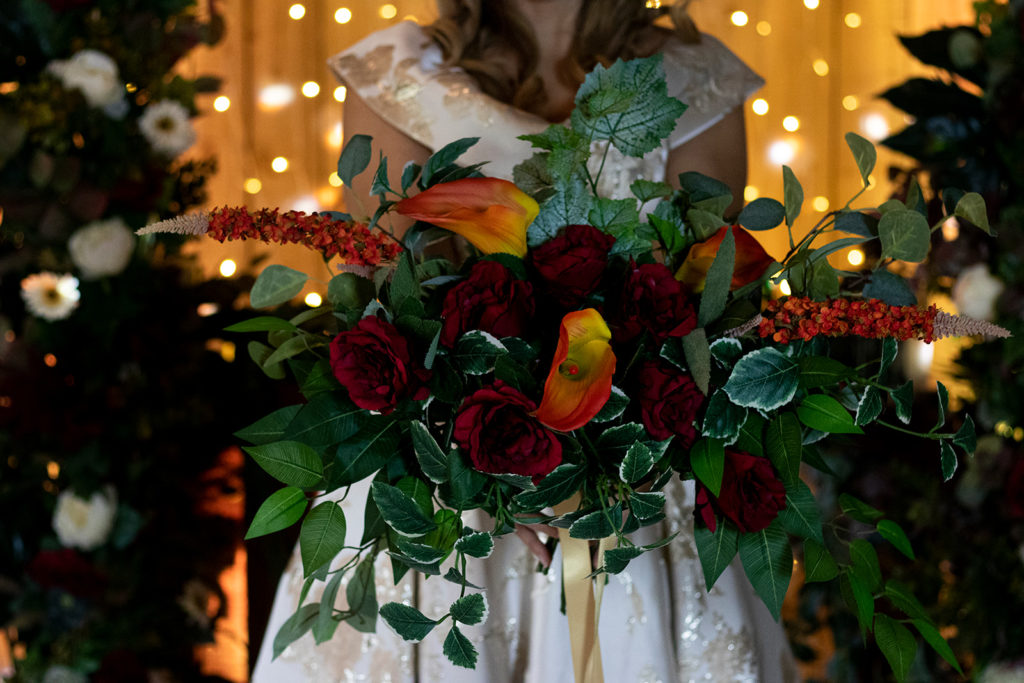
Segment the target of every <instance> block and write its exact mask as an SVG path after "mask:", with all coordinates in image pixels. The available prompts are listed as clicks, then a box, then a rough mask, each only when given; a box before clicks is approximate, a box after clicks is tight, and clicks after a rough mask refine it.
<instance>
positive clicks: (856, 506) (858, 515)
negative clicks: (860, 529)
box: [839, 493, 883, 524]
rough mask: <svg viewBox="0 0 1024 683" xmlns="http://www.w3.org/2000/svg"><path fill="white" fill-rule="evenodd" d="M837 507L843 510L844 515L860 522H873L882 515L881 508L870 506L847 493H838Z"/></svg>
mask: <svg viewBox="0 0 1024 683" xmlns="http://www.w3.org/2000/svg"><path fill="white" fill-rule="evenodd" d="M839 508H840V509H841V510H842V511H843V514H844V515H846V516H847V517H849V518H850V519H853V520H856V521H858V522H861V523H862V524H874V523H875V521H876V520H879V519H881V518H882V516H883V513H882V511H881V510H877V509H875V508H873V507H871V506H870V505H868V504H867V503H865V502H864V501H862V500H860V499H858V498H855V497H853V496H851V495H850V494H849V493H841V494H840V495H839Z"/></svg>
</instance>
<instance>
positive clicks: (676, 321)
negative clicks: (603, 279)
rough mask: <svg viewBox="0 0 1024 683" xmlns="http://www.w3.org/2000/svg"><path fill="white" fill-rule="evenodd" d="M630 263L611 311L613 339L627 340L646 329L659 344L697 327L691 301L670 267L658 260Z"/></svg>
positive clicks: (681, 335)
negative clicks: (640, 263)
mask: <svg viewBox="0 0 1024 683" xmlns="http://www.w3.org/2000/svg"><path fill="white" fill-rule="evenodd" d="M630 266H631V268H630V271H629V272H628V273H627V274H626V281H625V282H624V283H623V287H622V293H621V295H620V296H619V298H618V300H617V302H616V303H617V305H614V304H613V308H614V310H612V311H611V312H610V317H611V319H612V321H613V324H612V334H613V335H614V338H615V341H617V342H619V343H623V342H628V341H630V340H632V339H634V338H635V337H637V335H639V334H640V333H641V332H643V331H644V330H647V331H648V332H650V333H651V335H652V336H653V337H654V341H655V342H656V343H658V344H660V343H661V342H663V341H665V339H667V338H669V337H685V336H686V335H687V334H689V333H690V332H691V331H692V330H693V329H694V328H695V327H697V314H696V311H694V309H693V304H692V303H691V302H690V299H689V297H688V296H687V295H686V294H685V292H683V289H682V286H681V285H680V284H679V281H678V280H676V279H675V278H674V277H672V271H671V270H669V269H668V268H667V267H665V266H664V265H662V264H660V263H644V264H642V265H640V266H637V265H636V264H634V263H632V262H630Z"/></svg>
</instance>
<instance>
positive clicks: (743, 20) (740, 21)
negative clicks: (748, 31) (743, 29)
mask: <svg viewBox="0 0 1024 683" xmlns="http://www.w3.org/2000/svg"><path fill="white" fill-rule="evenodd" d="M729 21H731V22H732V23H733V26H746V25H747V22H748V21H750V17H748V16H747V13H746V12H742V11H736V12H733V13H732V14H731V15H729Z"/></svg>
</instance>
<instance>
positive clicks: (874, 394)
mask: <svg viewBox="0 0 1024 683" xmlns="http://www.w3.org/2000/svg"><path fill="white" fill-rule="evenodd" d="M882 408H883V403H882V390H881V389H878V388H877V387H867V388H865V389H864V395H863V396H861V398H860V402H859V403H858V404H857V417H856V419H854V422H855V423H856V424H857V425H859V426H861V427H863V426H864V425H867V424H871V423H872V422H874V421H875V420H877V419H878V416H879V415H881V414H882Z"/></svg>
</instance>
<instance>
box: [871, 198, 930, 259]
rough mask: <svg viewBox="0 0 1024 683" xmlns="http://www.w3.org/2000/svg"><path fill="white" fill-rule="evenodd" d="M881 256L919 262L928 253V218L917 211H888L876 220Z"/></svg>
mask: <svg viewBox="0 0 1024 683" xmlns="http://www.w3.org/2000/svg"><path fill="white" fill-rule="evenodd" d="M878 236H879V238H880V239H881V241H882V256H883V257H888V258H894V259H897V260H899V261H911V262H913V263H919V262H921V261H923V260H924V259H925V257H926V256H927V255H928V247H929V246H930V245H931V229H930V227H929V225H928V219H927V218H925V217H924V216H922V215H921V214H919V213H918V212H917V211H910V210H908V209H903V210H899V211H890V212H888V213H886V214H885V215H883V216H882V219H881V220H880V221H878Z"/></svg>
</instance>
